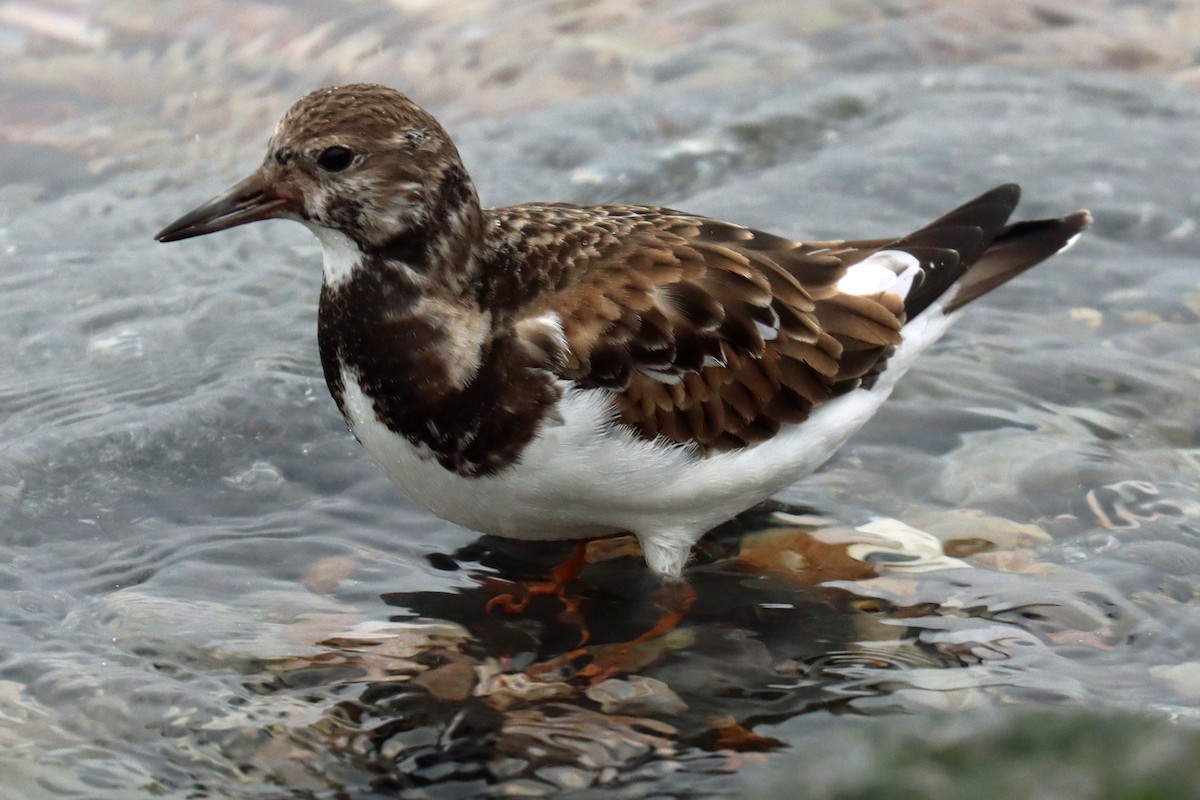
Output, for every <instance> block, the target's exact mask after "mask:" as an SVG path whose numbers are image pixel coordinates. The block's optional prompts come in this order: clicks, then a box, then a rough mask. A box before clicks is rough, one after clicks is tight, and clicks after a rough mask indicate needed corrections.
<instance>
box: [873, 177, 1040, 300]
mask: <svg viewBox="0 0 1200 800" xmlns="http://www.w3.org/2000/svg"><path fill="white" fill-rule="evenodd" d="M1020 199H1021V187H1019V186H1017V185H1016V184H1015V183H1006V184H1004V185H1002V186H997V187H996V188H995V189H992V190H990V191H987V192H984V193H983V194H981V195H979V197H976V198H975V199H974V200H971V201H969V202H966V203H963V204H962V205H961V206H959V207H958V208H956V209H954V210H953V211H951V212H950V213H948V214H946V215H944V216H942V217H939V218H938V219H935V220H934V221H933V222H931V223H929V224H928V225H926V226H925V227H924V228H921V229H920V230H919V231H916V232H915V233H910V234H909V235H908V236H905V237H904V238H902V239H899V240H897V241H896V242H894V243H892V244H889V245H888V246H887V247H888V248H889V249H890V248H894V249H896V250H903V251H904V252H906V253H911V254H913V255H914V256H916V257H917V258H918V259H920V261H921V263H922V264H923V265H925V273H924V275H923V276H922V280H921V281H920V282H919V283H917V284H915V285H914V286H913V288H912V290H911V291H909V293H908V296H907V297H906V298H905V299H904V307H905V311H906V312H907V313H908V318H909V319H912V318H913V317H915V316H916V315H917V314H920V313H921V312H922V311H924V310H925V309H926V308H928V307H929V305H930V304H931V303H933V301H935V300H937V299H938V298H939V297H941V296H942V295H944V294H945V293H946V292H947V291H948V290H949V289H950V287H951V286H953V285H954V284H955V282H957V281H958V280H959V279H961V278H962V277H963V274H964V273H966V272H967V271H968V270H969V269H973V268H972V267H971V265H972V264H974V263H975V262H976V261H978V260H979V259H981V258H982V257H983V256H984V254H985V253H986V252H987V251H988V248H989V246H990V245H991V244H992V242H993V241H994V240H995V239H996V238H997V237H998V236H999V235H1001V234H1002V233H1003V231H1004V226H1005V224H1006V223H1007V222H1008V218H1009V216H1011V215H1012V212H1013V209H1014V208H1016V206H1017V201H1018V200H1020Z"/></svg>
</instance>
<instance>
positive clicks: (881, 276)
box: [837, 250, 921, 297]
mask: <svg viewBox="0 0 1200 800" xmlns="http://www.w3.org/2000/svg"><path fill="white" fill-rule="evenodd" d="M920 272H921V262H920V261H919V260H917V257H916V256H914V255H912V254H911V253H906V252H904V251H903V250H880V251H879V252H878V253H875V254H873V255H871V256H870V257H868V258H865V259H863V260H862V261H860V262H858V263H857V264H855V265H854V266H852V267H850V269H848V270H846V274H845V275H844V276H842V279H841V280H840V281H838V282H837V288H838V291H839V292H841V293H842V294H853V295H870V294H879V293H880V292H895V293H896V294H898V295H900V296H901V297H908V290H909V289H911V288H912V283H913V279H914V278H916V276H917V274H918V273H920Z"/></svg>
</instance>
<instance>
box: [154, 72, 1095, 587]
mask: <svg viewBox="0 0 1200 800" xmlns="http://www.w3.org/2000/svg"><path fill="white" fill-rule="evenodd" d="M1018 197H1019V190H1018V188H1017V187H1016V186H1013V185H1006V186H1000V187H998V188H996V189H993V190H992V191H990V192H987V193H985V194H983V195H981V196H980V197H978V198H976V199H975V200H973V201H971V202H969V203H967V204H965V205H963V206H961V207H960V208H958V209H956V210H954V211H952V212H950V213H949V214H947V215H946V216H944V217H942V218H940V219H938V220H936V221H934V222H933V223H930V224H929V225H927V226H925V227H924V228H921V229H920V230H918V231H916V232H915V233H912V234H909V235H907V236H901V237H896V238H883V239H872V240H862V241H828V242H810V243H802V242H795V241H791V240H788V239H784V238H781V237H779V236H774V235H772V234H768V233H764V232H762V231H756V230H752V229H749V228H745V227H741V226H738V225H734V224H731V223H728V222H721V221H718V220H713V219H707V218H705V217H700V216H696V215H693V214H687V213H683V212H679V211H673V210H670V209H665V208H657V207H648V206H633V205H605V206H574V205H567V204H561V203H543V204H526V205H518V206H510V207H507V208H495V209H485V208H482V207H481V206H480V203H479V200H478V197H477V195H476V192H475V189H474V187H473V185H472V183H471V180H470V178H469V177H468V175H467V172H466V169H465V168H464V167H463V165H462V162H461V160H460V158H459V155H458V151H457V150H456V149H455V147H454V144H453V142H452V141H451V140H450V137H449V136H448V135H447V134H446V132H445V131H444V130H443V129H442V128H441V126H440V125H439V124H438V123H437V121H436V120H435V119H434V118H433V117H432V116H431V115H430V114H428V113H427V112H426V111H424V110H423V109H421V108H419V107H418V106H417V105H416V104H414V103H413V102H412V101H411V100H409V99H408V98H407V97H405V96H404V95H402V94H400V93H399V92H396V91H395V90H392V89H388V88H386V87H382V86H374V85H366V84H356V85H352V86H344V87H337V88H333V89H325V90H320V91H317V92H314V93H312V94H310V95H309V96H307V97H305V98H303V99H302V100H300V101H299V102H298V103H296V105H295V106H293V107H292V109H291V110H289V111H288V112H287V114H286V115H285V116H284V118H283V120H282V121H281V122H280V124H279V126H278V127H277V129H276V131H275V133H274V135H273V136H272V137H271V141H270V143H269V144H268V150H267V156H266V158H265V160H264V162H263V165H262V166H261V167H260V168H259V170H258V171H257V172H255V173H254V174H253V175H251V176H250V177H249V178H247V179H246V180H245V181H243V182H242V183H240V184H238V185H237V186H235V187H233V188H232V189H230V190H229V191H228V192H226V193H225V194H223V195H221V196H220V197H217V198H215V199H214V200H212V201H210V202H209V203H206V204H204V205H203V206H201V207H199V208H197V209H196V210H195V211H193V212H191V213H190V214H187V215H185V216H184V217H182V218H181V219H179V220H178V221H177V222H175V223H174V224H172V225H171V226H169V227H168V228H167V229H165V230H164V231H163V232H162V233H160V234H159V238H160V239H161V240H164V241H171V240H174V239H182V238H186V237H189V236H197V235H200V234H205V233H210V232H213V231H217V230H222V229H224V228H228V227H231V226H233V225H238V224H242V223H244V222H252V221H255V220H260V219H266V218H270V217H284V218H289V219H295V220H298V221H300V222H302V223H304V224H305V225H307V226H308V227H309V228H310V229H311V230H312V231H313V232H314V233H315V234H316V236H317V237H318V239H320V241H321V243H322V245H323V247H324V253H325V267H324V269H325V281H324V284H323V287H322V293H321V309H320V322H319V339H320V346H321V360H322V364H323V365H324V368H325V375H326V380H327V382H328V384H329V388H330V391H331V393H332V394H333V396H334V398H335V399H336V400H337V403H338V406H339V408H340V409H341V410H342V413H343V414H344V416H345V417H346V419H347V421H348V423H349V424H350V425H351V427H352V429H354V430H355V432H356V434H358V435H360V438H363V442H364V444H365V445H366V446H367V447H368V449H369V450H371V452H372V454H373V455H374V456H375V458H376V459H377V460H378V461H379V462H380V464H381V465H383V466H384V468H385V469H387V470H388V472H389V474H390V475H392V477H393V479H394V480H396V481H397V483H399V484H400V485H401V486H403V487H405V488H407V489H408V490H409V491H410V492H411V493H412V494H413V495H414V496H415V497H416V498H417V499H420V500H421V501H422V502H424V503H426V504H427V505H429V506H430V507H432V508H434V509H435V510H437V511H438V513H441V514H443V515H444V516H447V517H448V518H451V519H455V520H457V521H460V522H461V523H462V524H464V525H469V526H472V527H476V528H478V529H480V530H489V531H494V532H500V533H503V534H506V535H513V536H544V535H546V536H557V535H563V536H566V537H570V536H575V535H585V532H590V533H594V532H597V531H606V530H610V529H619V528H626V529H630V530H634V531H635V532H636V533H638V534H639V536H640V537H641V538H642V541H643V546H644V547H647V548H648V549H647V558H648V559H649V560H650V562H651V564H652V566H654V568H655V569H657V570H658V571H660V572H663V573H664V574H677V573H678V570H679V568H680V567H681V564H682V557H683V555H685V554H686V547H687V545H689V544H690V542H691V541H694V539H695V538H696V537H697V536H699V534H700V533H702V532H703V529H704V528H703V526H704V525H709V524H715V523H716V522H719V521H721V520H722V519H724V518H727V517H728V516H729V515H730V514H731V513H735V512H736V511H737V510H740V509H741V508H745V507H747V506H748V505H750V504H752V503H753V502H755V501H757V500H759V499H762V497H765V496H766V495H768V494H770V493H771V491H772V490H773V488H779V487H781V486H782V485H786V483H788V482H790V481H791V480H795V479H797V478H799V477H801V475H802V474H803V473H804V472H807V471H809V470H811V469H813V468H815V466H817V465H818V464H819V463H820V461H821V460H823V459H824V458H826V457H828V454H829V453H831V452H832V449H833V448H834V447H836V446H837V444H839V443H840V442H841V441H843V440H844V438H845V437H846V436H849V435H850V433H852V432H853V430H854V429H855V428H856V427H857V426H858V425H860V424H861V423H862V422H863V421H864V420H865V419H866V418H867V417H868V416H869V415H870V414H871V413H873V411H874V409H875V408H876V407H877V406H878V404H879V403H881V402H882V400H883V398H884V397H886V394H887V392H888V391H890V388H891V385H892V384H893V383H894V377H895V375H896V374H897V373H894V372H893V373H889V372H888V369H889V366H890V365H891V364H892V363H895V362H899V361H902V362H903V366H902V367H901V371H902V369H903V368H907V366H908V365H909V364H910V363H911V361H912V356H913V355H914V354H915V352H916V351H917V350H919V349H920V348H921V347H924V346H926V345H927V344H928V343H929V342H930V341H932V340H933V339H935V338H936V337H937V335H940V332H941V331H942V330H944V328H945V325H946V324H948V320H947V319H946V314H948V313H949V312H950V311H952V310H954V309H957V308H960V307H961V306H962V305H964V304H966V303H968V302H970V301H972V300H974V299H976V298H978V297H980V296H982V295H983V294H985V293H986V292H988V291H990V290H991V289H993V288H995V287H996V286H999V285H1001V284H1003V283H1004V282H1006V281H1008V280H1010V279H1011V278H1013V277H1014V276H1016V275H1018V274H1019V273H1021V272H1022V271H1024V270H1025V269H1028V268H1029V267H1031V266H1033V265H1034V264H1036V263H1038V262H1039V261H1041V260H1043V259H1044V258H1046V257H1048V256H1049V255H1051V254H1053V253H1054V252H1056V251H1057V250H1059V249H1061V248H1062V247H1063V246H1064V245H1066V244H1067V243H1068V242H1069V241H1070V240H1071V239H1072V238H1073V237H1074V236H1075V235H1076V234H1078V233H1079V232H1080V231H1081V230H1082V229H1083V228H1084V227H1085V226H1086V225H1087V223H1088V221H1089V217H1088V215H1087V213H1086V212H1076V213H1075V214H1071V215H1068V216H1066V217H1063V218H1061V219H1055V220H1039V221H1033V222H1019V223H1016V224H1009V223H1008V217H1009V215H1010V214H1011V212H1012V210H1013V208H1014V207H1015V205H1016V203H1017V199H1018ZM923 315H928V318H930V319H931V318H933V317H936V318H937V319H936V320H934V321H933V322H930V321H929V319H926V322H929V324H922V325H917V326H916V327H917V328H919V329H920V330H921V331H922V333H921V335H920V336H919V337H918V339H917V341H916V344H914V345H912V347H910V348H909V351H908V352H907V354H905V355H904V356H903V358H901V354H902V353H905V347H906V346H907V345H908V343H909V337H908V331H910V330H912V329H913V326H912V325H911V323H912V322H913V320H914V319H917V318H925V317H923ZM935 323H936V324H935ZM906 326H908V327H906ZM914 348H915V349H914ZM889 358H891V359H892V361H889ZM877 382H879V385H884V384H886V385H884V388H882V389H881V390H879V391H878V392H875V390H874V389H871V387H874V386H876V385H877ZM860 388H863V389H870V390H871V392H874V396H868V397H866V398H864V395H863V393H862V392H859V391H856V390H858V389H860ZM843 396H847V397H849V396H854V397H855V398H857V399H855V400H854V402H852V403H846V404H843V405H842V406H840V407H841V408H843V409H846V410H845V411H844V412H837V411H833V412H828V413H827V410H828V409H830V408H833V407H835V406H837V403H838V402H840V401H839V398H842V397H843ZM821 415H823V416H821ZM818 416H821V419H820V420H819V424H820V425H821V426H823V427H820V428H819V429H814V428H811V427H809V426H810V422H811V421H812V420H814V419H816V417H818ZM798 430H801V431H808V430H814V431H815V432H814V433H812V434H811V435H810V434H807V433H806V434H805V435H804V436H797V435H796V431H798ZM785 432H786V436H790V437H792V438H786V439H782V440H784V441H785V442H786V443H791V442H795V443H798V444H797V445H796V446H798V447H810V448H812V450H813V452H812V454H811V455H810V454H807V453H796V452H793V451H792V450H790V449H789V448H790V447H791V445H790V444H786V445H779V446H775V445H774V443H776V442H778V441H780V440H781V437H784V434H785ZM572 448H574V449H575V450H578V451H579V452H580V453H584V455H581V456H580V457H579V458H580V459H582V460H583V462H584V463H586V468H588V469H591V468H594V474H593V478H594V480H593V482H592V483H591V484H589V483H588V482H587V481H583V482H579V481H576V480H575V476H573V475H567V474H564V472H565V471H571V470H577V469H579V468H580V466H581V464H580V463H579V461H578V459H576V457H575V451H574V450H572ZM593 451H594V456H593V455H588V454H592V453H593ZM741 452H753V453H755V454H757V455H756V457H757V456H758V455H763V454H768V455H763V458H765V459H766V461H763V460H762V459H759V460H758V461H756V462H753V464H754V466H753V469H751V468H750V466H749V465H750V464H751V463H752V462H747V461H745V460H738V458H737V457H736V456H735V455H725V454H736V453H741ZM531 453H534V454H535V457H531V455H530V454H531ZM537 459H540V461H541V462H544V463H535V461H537ZM589 459H591V460H589ZM680 459H682V460H680ZM431 464H433V465H435V466H433V467H431V466H430V465H431ZM721 465H730V466H721ZM643 469H645V470H648V472H649V474H650V475H651V476H652V479H653V480H656V481H659V482H661V483H662V484H664V485H669V488H664V489H662V492H663V494H662V496H661V498H660V499H661V500H662V509H661V510H660V509H659V508H656V507H655V506H654V504H653V503H650V504H649V505H647V502H645V501H641V500H638V501H635V500H634V499H633V498H631V497H630V496H629V490H630V488H631V485H628V484H629V481H630V480H631V478H629V476H630V475H631V474H633V473H637V472H640V471H641V470H643ZM772 469H774V471H772ZM671 470H674V472H671ZM681 470H687V471H690V472H689V473H688V474H691V475H692V482H691V484H689V483H686V482H683V483H680V482H678V480H677V479H678V478H679V476H680V475H681V474H683V473H682V472H681ZM491 480H495V481H498V482H497V483H489V482H488V481H491ZM693 484H694V485H693ZM560 495H561V496H560ZM651 499H652V498H651ZM588 509H591V511H589V510H588ZM557 525H561V526H562V527H563V528H564V530H563V532H562V533H561V534H560V533H559V532H558V531H557V529H556V528H555V526H557ZM656 526H657V527H658V528H663V529H664V531H659V530H657V529H656ZM667 529H669V530H667ZM660 534H661V535H660ZM681 548H682V549H681Z"/></svg>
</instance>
